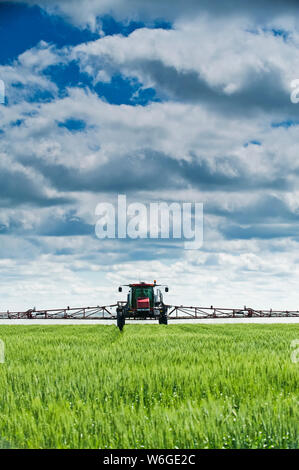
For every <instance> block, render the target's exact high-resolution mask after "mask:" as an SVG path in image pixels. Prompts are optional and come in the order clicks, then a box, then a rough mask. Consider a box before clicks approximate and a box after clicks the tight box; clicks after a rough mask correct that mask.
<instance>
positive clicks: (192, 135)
mask: <svg viewBox="0 0 299 470" xmlns="http://www.w3.org/2000/svg"><path fill="white" fill-rule="evenodd" d="M149 3H150V5H149ZM270 6H272V7H271V9H270ZM298 8H299V7H297V6H296V4H295V3H294V2H291V1H289V2H282V1H277V2H275V6H273V2H270V1H267V0H264V1H263V2H261V1H259V2H258V1H253V2H251V3H250V6H248V4H247V2H237V1H232V2H230V5H229V7H227V8H224V7H223V4H222V3H221V2H220V0H219V1H215V2H208V1H205V0H201V1H193V0H187V1H186V2H184V8H183V7H182V3H181V2H179V1H176V0H174V1H170V0H162V1H161V2H157V3H151V2H145V1H143V0H141V1H138V2H137V1H135V0H132V1H130V2H128V1H125V0H112V1H109V2H108V1H106V0H105V1H102V2H96V1H93V0H83V1H81V2H80V1H77V0H68V1H66V0H61V1H60V2H58V1H57V2H56V1H55V0H54V1H52V2H47V1H46V0H36V1H35V0H28V1H25V2H23V1H16V2H0V40H1V44H2V46H1V48H0V79H1V80H3V81H4V83H5V87H6V102H5V104H4V105H0V156H1V159H0V183H1V184H0V206H1V211H0V237H1V244H0V276H1V287H0V291H1V294H2V295H1V297H0V298H1V300H0V309H5V310H6V309H7V308H9V309H14V308H18V309H20V308H22V307H24V308H29V307H31V306H32V305H37V306H38V307H41V308H43V307H48V306H52V305H53V306H54V307H56V306H57V305H58V306H59V305H60V304H61V305H64V304H67V305H78V303H82V305H83V304H85V303H87V304H91V303H92V302H95V303H96V304H100V303H101V304H104V303H107V302H109V303H110V302H112V301H114V300H115V299H116V298H117V291H116V288H117V286H118V284H120V283H124V282H125V283H127V282H129V281H134V280H136V278H137V277H139V275H140V273H142V275H143V276H144V277H145V280H151V279H159V280H160V281H161V282H164V283H168V284H169V285H170V286H171V290H170V294H169V298H168V301H169V302H174V303H180V304H181V303H188V304H189V303H190V302H191V303H192V304H198V305H199V304H201V305H211V304H213V305H217V304H218V305H220V304H222V305H224V306H226V305H227V306H228V307H234V306H236V307H238V306H240V305H241V306H242V305H244V304H246V305H252V306H253V307H260V308H262V307H264V308H267V307H273V308H297V307H298V299H297V294H296V286H297V280H298V272H297V271H298V268H297V251H298V250H297V248H298V247H297V244H298V241H299V237H298V232H297V228H298V225H299V216H298V215H299V199H298V192H297V182H298V175H299V166H298V159H297V141H298V122H299V111H298V110H299V108H298V106H299V105H294V104H293V103H292V102H291V100H290V94H291V91H292V89H291V82H292V80H294V79H296V78H298V64H299V52H298V44H299V34H298V23H297V19H296V18H297V16H298V15H297V16H296V12H297V13H298V11H297V10H298ZM118 194H126V195H127V198H128V201H130V202H143V203H145V204H149V203H150V202H153V201H159V200H163V201H167V202H183V201H191V202H203V203H204V244H203V246H202V248H201V249H200V250H198V251H194V252H187V251H186V250H184V249H183V243H182V241H177V240H142V239H141V240H135V241H133V240H105V241H103V240H98V239H97V238H96V237H95V233H94V227H95V223H96V217H95V207H96V205H97V204H98V203H99V202H116V199H117V195H118ZM290 292H291V294H290ZM25 304H26V305H25Z"/></svg>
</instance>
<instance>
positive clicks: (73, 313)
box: [0, 281, 299, 330]
mask: <svg viewBox="0 0 299 470" xmlns="http://www.w3.org/2000/svg"><path fill="white" fill-rule="evenodd" d="M123 287H124V286H120V287H119V288H118V291H119V292H122V290H123ZM125 287H127V288H129V292H128V293H127V300H125V301H124V300H119V301H118V302H117V303H114V304H111V305H102V306H100V305H97V306H96V307H78V308H75V307H66V308H56V309H43V310H37V309H36V308H32V309H29V310H26V311H23V312H10V311H9V310H7V311H6V312H0V320H1V319H3V320H4V319H10V320H15V319H20V320H23V319H24V320H25V319H26V320H27V319H29V320H35V319H47V320H52V319H53V320H54V319H56V320H109V319H112V320H116V323H117V326H118V328H119V329H120V330H122V329H123V327H124V325H125V322H126V320H127V319H129V320H158V322H159V324H161V325H167V323H168V320H171V319H174V320H196V319H217V318H262V317H265V318H270V317H297V318H299V311H298V310H274V309H273V310H272V309H269V310H258V309H255V308H251V307H246V306H244V307H243V308H222V307H213V305H211V306H210V307H194V306H184V305H169V304H166V303H164V300H163V294H162V290H163V289H164V291H165V292H168V287H167V286H165V285H160V284H157V283H156V281H154V282H153V283H152V284H151V283H146V282H139V283H136V284H126V285H125ZM162 288H163V289H162Z"/></svg>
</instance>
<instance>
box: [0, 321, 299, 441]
mask: <svg viewBox="0 0 299 470" xmlns="http://www.w3.org/2000/svg"><path fill="white" fill-rule="evenodd" d="M0 338H1V339H2V340H3V341H4V343H5V354H6V357H5V363H4V364H0V447H1V446H2V447H16V448H297V447H298V441H299V439H298V422H299V412H298V397H299V387H298V375H299V374H298V372H299V364H295V363H293V362H292V361H291V348H290V343H291V340H293V339H298V338H299V325H171V326H159V325H128V326H126V327H125V330H124V332H123V333H120V332H119V331H118V330H117V328H116V327H115V326H104V325H100V326H98V325H90V326H86V325H82V326H48V325H46V326H0Z"/></svg>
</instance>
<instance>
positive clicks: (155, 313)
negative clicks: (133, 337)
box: [116, 281, 168, 330]
mask: <svg viewBox="0 0 299 470" xmlns="http://www.w3.org/2000/svg"><path fill="white" fill-rule="evenodd" d="M122 287H123V286H120V287H119V288H118V291H119V292H122ZM126 287H129V288H130V290H129V293H128V296H127V302H126V303H125V304H123V305H122V304H120V303H119V306H118V307H117V309H116V314H117V326H118V328H119V329H120V330H122V329H123V327H124V325H125V321H126V318H132V319H138V318H139V319H144V320H145V319H147V318H153V319H154V318H155V319H158V320H159V324H160V325H167V320H168V319H167V311H168V306H167V305H165V304H164V302H163V295H162V291H161V289H160V287H162V286H161V285H160V284H156V281H154V283H153V284H147V283H146V282H140V283H138V284H126ZM163 287H165V292H168V287H167V286H163Z"/></svg>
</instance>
